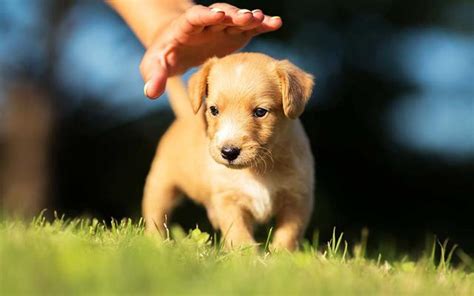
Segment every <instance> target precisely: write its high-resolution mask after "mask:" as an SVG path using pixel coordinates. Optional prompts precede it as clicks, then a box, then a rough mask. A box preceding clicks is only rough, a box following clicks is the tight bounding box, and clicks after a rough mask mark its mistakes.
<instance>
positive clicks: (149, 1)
mask: <svg viewBox="0 0 474 296" xmlns="http://www.w3.org/2000/svg"><path fill="white" fill-rule="evenodd" d="M107 3H108V4H109V5H110V6H111V7H112V8H113V9H114V10H115V11H116V12H117V13H118V14H119V15H120V16H121V17H122V18H123V19H124V20H125V22H126V23H127V24H128V25H129V26H130V28H131V29H132V31H133V32H134V33H135V35H136V36H137V37H138V39H139V40H140V41H141V42H142V44H143V45H144V46H145V47H146V48H148V46H149V45H150V44H151V42H152V41H153V39H154V36H155V35H156V34H157V32H159V31H160V30H162V29H163V28H164V27H165V26H166V25H167V24H168V23H169V22H171V21H172V20H173V19H175V18H176V17H178V16H179V15H181V14H182V13H183V12H184V11H185V10H186V9H187V8H188V7H190V6H191V5H192V4H193V2H192V1H191V0H138V1H133V0H107Z"/></svg>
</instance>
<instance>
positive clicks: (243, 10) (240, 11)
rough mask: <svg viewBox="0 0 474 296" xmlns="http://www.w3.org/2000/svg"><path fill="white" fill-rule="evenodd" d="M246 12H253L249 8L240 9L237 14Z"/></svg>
mask: <svg viewBox="0 0 474 296" xmlns="http://www.w3.org/2000/svg"><path fill="white" fill-rule="evenodd" d="M245 13H252V12H251V11H250V10H248V9H240V10H239V11H237V14H245Z"/></svg>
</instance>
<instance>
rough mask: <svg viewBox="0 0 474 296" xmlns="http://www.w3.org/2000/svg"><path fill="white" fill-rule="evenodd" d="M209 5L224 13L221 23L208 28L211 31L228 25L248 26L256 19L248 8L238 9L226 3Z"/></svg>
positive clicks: (219, 29) (222, 28)
mask: <svg viewBox="0 0 474 296" xmlns="http://www.w3.org/2000/svg"><path fill="white" fill-rule="evenodd" d="M210 7H211V8H218V9H222V10H224V11H225V14H226V17H225V19H224V21H223V22H222V24H220V25H217V26H212V27H209V28H208V30H209V31H212V32H216V31H222V30H224V29H226V28H227V27H229V26H248V25H250V24H252V23H253V22H255V21H256V20H255V18H254V15H253V13H252V12H251V11H250V10H248V9H239V8H238V7H235V6H233V5H230V4H227V3H216V4H213V5H211V6H210Z"/></svg>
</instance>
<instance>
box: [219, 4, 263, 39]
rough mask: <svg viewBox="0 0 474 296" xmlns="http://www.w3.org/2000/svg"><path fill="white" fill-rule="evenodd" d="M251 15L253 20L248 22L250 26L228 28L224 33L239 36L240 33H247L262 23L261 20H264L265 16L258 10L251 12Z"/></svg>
mask: <svg viewBox="0 0 474 296" xmlns="http://www.w3.org/2000/svg"><path fill="white" fill-rule="evenodd" d="M252 15H253V20H252V21H251V22H250V24H248V25H246V26H232V27H228V28H227V29H226V32H227V33H229V34H240V33H242V32H245V31H249V30H252V29H255V28H257V27H258V26H260V24H261V23H262V22H263V20H264V18H265V15H264V14H263V12H262V11H261V10H260V9H255V10H253V11H252Z"/></svg>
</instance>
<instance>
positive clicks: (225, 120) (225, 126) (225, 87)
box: [189, 53, 313, 168]
mask: <svg viewBox="0 0 474 296" xmlns="http://www.w3.org/2000/svg"><path fill="white" fill-rule="evenodd" d="M312 88H313V77H312V76H311V75H309V74H307V73H305V72H304V71H302V70H301V69H299V68H298V67H296V66H295V65H293V64H291V63H290V62H289V61H287V60H283V61H277V60H274V59H272V58H270V57H268V56H266V55H263V54H256V53H241V54H234V55H230V56H227V57H224V58H222V59H218V58H212V59H210V60H208V61H207V62H206V63H205V64H204V65H203V66H202V67H201V69H200V70H199V71H198V72H196V73H195V74H194V75H193V76H192V77H191V79H190V81H189V92H190V99H191V105H192V107H193V110H194V112H195V113H197V112H198V111H199V110H200V109H201V108H205V110H204V114H205V118H206V121H207V135H208V137H209V139H210V147H209V151H210V154H211V156H212V157H213V158H214V160H215V161H216V162H218V163H221V164H224V165H226V166H228V167H231V168H245V167H249V166H256V165H258V163H259V162H260V161H265V158H267V157H269V156H271V153H272V146H273V143H274V142H275V140H276V139H277V138H278V136H279V131H280V132H281V131H282V130H284V128H285V126H286V125H287V124H288V122H289V120H291V119H295V118H297V117H298V116H300V115H301V113H303V110H304V107H305V105H306V102H307V101H308V99H309V97H310V96H311V91H312ZM204 98H206V100H205V102H204Z"/></svg>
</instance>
